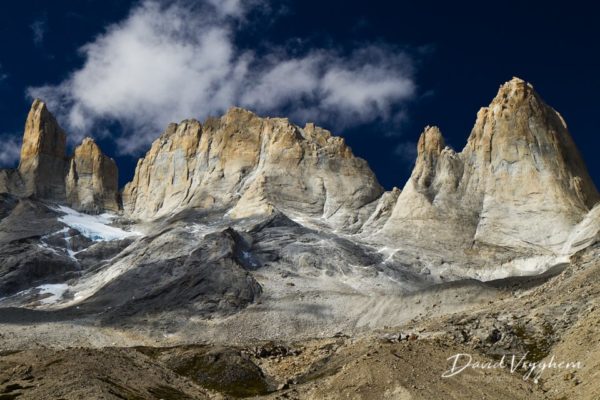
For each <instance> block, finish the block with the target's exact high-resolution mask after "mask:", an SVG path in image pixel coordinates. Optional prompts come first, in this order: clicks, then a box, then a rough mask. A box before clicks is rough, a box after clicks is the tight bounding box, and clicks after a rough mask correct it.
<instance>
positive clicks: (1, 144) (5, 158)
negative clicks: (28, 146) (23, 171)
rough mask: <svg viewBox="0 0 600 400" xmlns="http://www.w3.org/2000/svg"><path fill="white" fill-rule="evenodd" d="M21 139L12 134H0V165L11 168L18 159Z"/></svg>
mask: <svg viewBox="0 0 600 400" xmlns="http://www.w3.org/2000/svg"><path fill="white" fill-rule="evenodd" d="M20 153H21V140H20V139H19V138H17V137H15V136H12V135H6V134H5V135H0V167H1V168H12V167H14V166H16V164H17V161H19V155H20Z"/></svg>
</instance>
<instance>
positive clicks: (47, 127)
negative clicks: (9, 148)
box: [0, 100, 119, 213]
mask: <svg viewBox="0 0 600 400" xmlns="http://www.w3.org/2000/svg"><path fill="white" fill-rule="evenodd" d="M66 143H67V136H66V134H65V132H64V131H63V130H62V128H61V127H60V126H59V124H58V122H56V119H55V118H54V116H53V115H52V114H51V113H50V111H49V110H48V108H47V107H46V104H44V103H43V102H42V101H40V100H35V101H34V102H33V105H32V106H31V110H30V111H29V115H28V116H27V121H26V123H25V132H24V135H23V146H22V148H21V159H20V162H19V167H18V169H17V170H0V193H11V194H13V195H16V196H18V197H34V198H36V199H40V200H46V201H51V202H56V203H60V204H67V205H69V206H71V207H73V208H75V209H77V210H80V211H85V212H93V213H96V212H101V211H104V210H111V211H118V210H119V205H118V201H117V199H118V171H117V166H116V164H115V162H114V161H113V160H112V159H110V158H109V157H107V156H105V155H104V154H103V153H102V151H101V150H100V148H99V147H98V146H97V145H96V143H94V141H93V140H92V139H85V140H84V141H83V143H82V144H81V145H80V146H78V147H77V148H76V149H75V153H74V155H73V156H72V157H67V150H66V148H67V144H66Z"/></svg>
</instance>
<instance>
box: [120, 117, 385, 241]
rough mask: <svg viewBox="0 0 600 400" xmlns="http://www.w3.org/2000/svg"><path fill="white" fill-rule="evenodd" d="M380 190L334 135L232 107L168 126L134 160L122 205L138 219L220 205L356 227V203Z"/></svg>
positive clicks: (243, 213)
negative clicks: (222, 112)
mask: <svg viewBox="0 0 600 400" xmlns="http://www.w3.org/2000/svg"><path fill="white" fill-rule="evenodd" d="M382 192H383V190H382V188H381V186H380V185H379V183H378V182H377V179H376V178H375V175H374V174H373V172H372V171H371V170H370V169H369V167H368V165H367V163H366V162H365V161H364V160H362V159H359V158H357V157H355V156H354V155H353V154H352V151H351V150H350V148H349V147H348V146H346V144H345V143H344V140H343V139H342V138H339V137H334V136H332V135H331V133H329V132H328V131H326V130H324V129H321V128H318V127H316V126H314V125H313V124H308V125H306V127H305V128H303V129H302V128H299V127H297V126H295V125H293V124H291V123H290V122H289V121H288V120H287V119H282V118H260V117H258V116H256V115H255V114H253V113H251V112H249V111H246V110H243V109H240V108H232V109H231V110H229V112H227V113H226V114H225V115H224V116H223V117H221V118H218V119H215V118H211V119H209V120H207V121H206V123H205V124H204V125H201V124H200V123H199V122H197V121H184V122H182V123H181V124H179V125H170V126H169V127H168V128H167V130H166V131H165V132H164V133H163V134H162V135H161V137H160V138H159V139H158V140H156V141H155V142H154V144H153V145H152V148H151V149H150V151H149V152H148V153H147V154H146V156H145V157H144V158H143V159H142V160H140V161H139V162H138V165H137V168H136V173H135V177H134V178H133V181H132V182H131V183H129V184H128V185H127V186H126V187H125V190H124V192H123V205H124V209H125V212H126V213H128V214H130V215H132V216H134V217H136V218H141V219H144V218H155V217H160V216H163V215H167V214H170V213H172V212H174V211H177V210H181V209H184V208H189V207H197V208H213V209H223V210H224V211H227V210H228V212H229V214H228V215H229V216H230V217H232V218H243V217H248V216H251V215H255V214H264V213H270V212H272V211H273V210H275V209H279V210H281V211H285V212H290V213H298V214H302V215H305V216H310V217H323V218H325V219H327V220H330V221H332V222H333V223H335V224H337V225H339V226H344V227H347V228H348V229H358V228H359V227H360V225H361V224H362V222H364V221H363V220H362V219H361V218H362V217H361V215H360V213H359V212H358V210H359V209H360V208H361V207H364V206H365V205H367V204H369V203H372V202H374V201H375V200H376V199H377V198H378V197H379V196H380V195H381V194H382Z"/></svg>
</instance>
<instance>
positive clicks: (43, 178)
mask: <svg viewBox="0 0 600 400" xmlns="http://www.w3.org/2000/svg"><path fill="white" fill-rule="evenodd" d="M66 146H67V136H66V134H65V132H64V131H63V130H62V128H61V127H60V126H59V125H58V123H57V122H56V119H54V116H53V115H52V114H51V113H50V112H49V111H48V108H47V107H46V104H44V103H43V102H42V101H40V100H35V101H34V102H33V105H32V106H31V110H30V111H29V115H28V116H27V122H26V123H25V133H24V135H23V146H22V148H21V161H20V163H19V174H20V176H21V178H22V180H23V184H24V187H23V195H24V196H35V197H38V198H41V199H47V200H54V201H65V199H66V193H65V181H64V178H65V170H66V166H67V156H66Z"/></svg>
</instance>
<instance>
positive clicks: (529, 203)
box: [384, 78, 599, 261]
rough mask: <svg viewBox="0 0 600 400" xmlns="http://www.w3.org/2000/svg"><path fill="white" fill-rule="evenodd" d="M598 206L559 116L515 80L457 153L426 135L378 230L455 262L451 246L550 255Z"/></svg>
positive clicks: (432, 131) (434, 132)
mask: <svg viewBox="0 0 600 400" xmlns="http://www.w3.org/2000/svg"><path fill="white" fill-rule="evenodd" d="M598 199H599V197H598V192H597V191H596V188H595V186H594V183H593V181H592V179H591V178H590V176H589V175H588V173H587V170H586V167H585V164H584V162H583V160H582V158H581V155H580V154H579V151H578V150H577V147H576V146H575V143H574V142H573V139H572V138H571V135H570V133H569V131H568V129H567V126H566V124H565V122H564V120H563V119H562V117H561V116H560V115H559V114H558V113H557V112H556V111H555V110H554V109H552V108H551V107H550V106H548V105H547V104H546V103H544V101H543V100H542V99H541V97H540V96H539V95H538V94H537V93H536V92H535V90H534V89H533V86H532V85H531V84H529V83H527V82H525V81H523V80H521V79H519V78H513V79H512V80H511V81H509V82H507V83H505V84H503V85H502V86H501V87H500V89H499V91H498V94H497V95H496V97H495V98H494V99H493V100H492V102H491V103H490V105H489V106H488V107H484V108H482V109H481V110H480V111H479V113H478V115H477V120H476V122H475V125H474V127H473V130H472V132H471V135H470V137H469V139H468V142H467V145H466V146H465V148H464V149H463V151H462V152H460V153H455V152H454V151H452V150H451V149H448V148H445V149H444V142H443V138H442V136H441V134H440V132H439V129H437V128H431V127H428V128H426V129H425V132H424V133H423V134H422V135H421V139H420V140H419V144H418V157H417V162H416V165H415V169H414V170H413V174H412V175H411V178H410V180H409V182H408V183H407V184H406V186H405V188H404V190H403V191H402V193H401V195H400V196H399V198H398V202H397V204H396V206H395V208H394V211H393V213H392V216H391V217H390V219H389V220H388V221H387V223H386V224H385V227H384V232H385V233H386V235H387V236H389V237H395V238H398V237H412V238H413V239H414V240H416V241H417V242H419V243H418V244H419V245H422V243H423V241H427V242H429V243H430V245H431V246H432V248H435V249H436V251H440V250H441V249H443V248H444V247H447V249H448V252H449V253H453V254H454V255H453V257H455V256H456V254H457V253H456V248H457V247H458V248H463V249H464V251H465V252H468V253H469V254H477V251H475V250H474V249H475V248H479V249H480V250H478V251H480V252H481V254H484V251H483V250H481V249H483V248H488V249H489V248H490V246H491V247H494V246H503V247H504V248H512V249H514V251H516V252H524V253H530V252H533V253H536V252H542V253H543V252H544V251H548V252H554V251H560V249H561V246H562V245H563V244H564V242H565V240H567V236H568V232H570V231H571V230H572V229H573V227H574V226H575V225H576V224H577V223H579V222H580V221H581V220H582V219H583V218H584V216H585V215H586V213H587V212H588V211H589V210H590V209H591V207H592V206H593V205H594V204H595V203H596V202H598ZM532 220H535V221H537V223H536V224H531V222H530V221H532ZM431 232H435V235H433V236H432V235H431ZM428 235H429V236H428ZM441 252H443V251H441ZM483 258H485V257H483ZM487 260H488V261H489V257H487Z"/></svg>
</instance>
